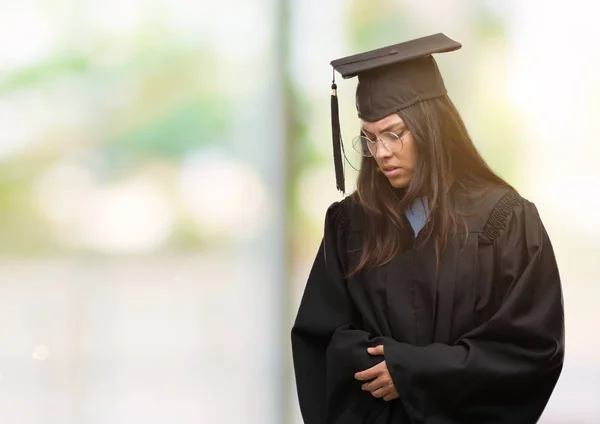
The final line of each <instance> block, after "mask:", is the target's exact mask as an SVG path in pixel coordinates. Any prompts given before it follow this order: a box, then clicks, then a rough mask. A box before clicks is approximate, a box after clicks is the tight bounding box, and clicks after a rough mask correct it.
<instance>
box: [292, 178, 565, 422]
mask: <svg viewBox="0 0 600 424" xmlns="http://www.w3.org/2000/svg"><path fill="white" fill-rule="evenodd" d="M462 201H463V206H465V208H466V209H467V210H469V212H471V213H470V214H469V215H468V217H467V224H468V235H467V238H466V245H465V244H462V245H460V244H459V242H458V239H459V238H460V239H462V240H463V243H464V239H465V234H464V233H463V234H459V235H457V236H456V240H453V241H452V242H451V243H449V245H448V247H447V248H446V250H445V251H444V253H443V254H442V255H441V257H440V264H439V274H437V276H436V259H435V253H434V250H433V246H432V243H426V244H425V245H423V246H422V247H420V248H417V249H415V247H414V244H409V247H408V248H407V249H405V250H404V251H402V252H400V253H399V254H398V255H397V256H396V257H395V259H394V260H392V261H391V262H390V263H388V264H387V265H384V266H381V267H378V268H373V269H369V270H366V271H364V272H360V273H357V274H355V275H354V276H350V277H344V275H347V274H348V273H349V271H351V270H352V269H353V268H354V266H355V265H356V263H357V261H358V259H359V256H360V233H361V225H360V222H361V221H360V211H359V209H358V206H356V204H355V203H354V202H353V200H352V199H351V197H347V198H346V199H344V200H343V201H341V202H336V203H334V204H333V205H332V206H331V207H330V208H329V209H328V211H327V214H326V219H325V233H324V237H323V241H322V243H321V246H320V248H319V251H318V254H317V257H316V259H315V261H314V264H313V267H312V270H311V272H310V276H309V278H308V282H307V285H306V288H305V291H304V294H303V297H302V300H301V303H300V307H299V310H298V314H297V317H296V320H295V323H294V326H293V329H292V352H293V360H294V368H295V375H296V385H297V390H298V397H299V403H300V409H301V412H302V416H303V418H304V422H305V423H307V424H325V423H328V424H329V423H343V424H354V423H381V424H383V423H413V424H414V423H432V424H450V423H461V424H463V423H497V424H499V423H506V424H519V423H524V424H525V423H526V424H530V423H535V422H536V421H537V420H538V419H539V416H540V415H541V413H542V411H543V409H544V408H545V406H546V403H547V401H548V399H549V397H550V395H551V393H552V391H553V389H554V386H555V384H556V382H557V380H558V377H559V375H560V373H561V370H562V365H563V357H564V318H563V301H562V291H561V283H560V279H559V273H558V269H557V264H556V261H555V257H554V253H553V249H552V246H551V244H550V240H549V239H548V235H547V233H546V231H545V229H544V226H543V224H542V222H541V220H540V217H539V215H538V212H537V210H536V208H535V206H534V205H533V204H532V203H530V202H529V201H527V200H525V199H523V198H522V197H520V196H519V195H518V194H517V193H515V192H514V191H512V190H509V189H506V188H494V189H492V190H490V191H489V192H488V193H487V194H486V195H482V196H480V198H479V199H477V200H462ZM407 226H408V223H407ZM407 236H410V237H412V236H413V235H412V232H411V233H410V234H409V235H408V234H407ZM461 247H462V248H461ZM380 344H382V345H384V351H385V355H384V357H382V356H372V355H369V354H368V353H367V348H368V347H374V346H377V345H380ZM384 358H385V360H386V362H387V365H388V368H389V371H390V375H391V377H392V380H393V382H394V384H395V386H396V389H397V390H398V393H399V395H400V398H399V399H395V400H392V401H389V402H386V401H384V400H383V399H376V398H374V397H373V396H372V395H371V394H370V393H369V392H364V391H362V390H361V384H362V383H363V382H360V381H357V380H355V379H354V374H355V373H356V372H359V371H363V370H365V369H368V368H370V367H372V366H373V365H375V364H377V363H379V362H381V361H382V360H383V359H384Z"/></svg>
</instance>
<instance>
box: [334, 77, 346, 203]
mask: <svg viewBox="0 0 600 424" xmlns="http://www.w3.org/2000/svg"><path fill="white" fill-rule="evenodd" d="M331 129H332V135H333V163H334V166H335V183H336V186H337V189H338V190H339V191H341V192H342V194H346V182H345V180H344V163H343V162H342V149H343V146H342V135H341V131H340V114H339V106H338V98H337V85H336V84H335V76H334V79H333V82H332V84H331Z"/></svg>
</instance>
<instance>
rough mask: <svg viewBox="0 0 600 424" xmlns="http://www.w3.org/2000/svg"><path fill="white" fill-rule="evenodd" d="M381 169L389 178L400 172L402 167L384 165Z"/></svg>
mask: <svg viewBox="0 0 600 424" xmlns="http://www.w3.org/2000/svg"><path fill="white" fill-rule="evenodd" d="M381 169H382V170H383V173H384V174H385V176H386V177H388V178H390V177H395V176H396V175H398V174H400V168H399V167H397V166H384V167H383V168H381Z"/></svg>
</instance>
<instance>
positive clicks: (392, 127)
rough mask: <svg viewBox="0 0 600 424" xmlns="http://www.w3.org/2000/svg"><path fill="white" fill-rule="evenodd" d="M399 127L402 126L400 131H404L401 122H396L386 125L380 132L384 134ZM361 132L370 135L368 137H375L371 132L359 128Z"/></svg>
mask: <svg viewBox="0 0 600 424" xmlns="http://www.w3.org/2000/svg"><path fill="white" fill-rule="evenodd" d="M400 125H402V129H404V123H403V122H396V123H395V124H391V125H388V126H387V127H385V128H384V129H382V130H381V132H382V133H384V132H387V131H390V130H392V129H394V128H397V127H399V126H400ZM361 131H362V132H364V133H367V134H370V135H375V134H373V133H372V132H371V131H367V130H365V129H364V127H361Z"/></svg>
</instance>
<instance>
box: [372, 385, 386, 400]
mask: <svg viewBox="0 0 600 424" xmlns="http://www.w3.org/2000/svg"><path fill="white" fill-rule="evenodd" d="M390 392H391V390H390V388H389V387H382V388H381V389H377V390H375V391H373V392H371V394H372V395H373V397H376V398H378V399H381V398H382V397H385V396H387V395H388V394H390Z"/></svg>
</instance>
